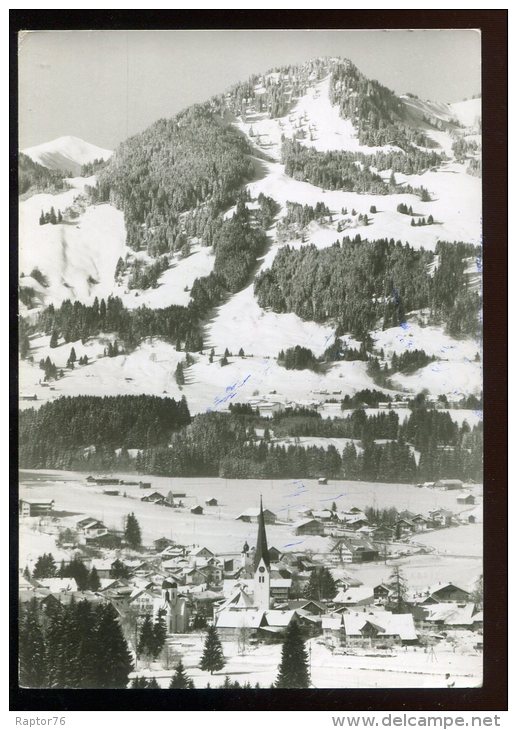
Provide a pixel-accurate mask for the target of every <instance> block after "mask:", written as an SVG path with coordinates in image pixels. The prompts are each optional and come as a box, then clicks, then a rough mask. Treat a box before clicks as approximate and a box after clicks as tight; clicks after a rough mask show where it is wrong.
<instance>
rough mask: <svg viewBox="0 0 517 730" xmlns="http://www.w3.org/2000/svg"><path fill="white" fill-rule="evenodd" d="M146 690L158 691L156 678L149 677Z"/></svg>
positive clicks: (158, 686)
mask: <svg viewBox="0 0 517 730" xmlns="http://www.w3.org/2000/svg"><path fill="white" fill-rule="evenodd" d="M147 689H160V685H159V684H158V682H157V680H156V677H151V679H150V680H149V682H148V683H147Z"/></svg>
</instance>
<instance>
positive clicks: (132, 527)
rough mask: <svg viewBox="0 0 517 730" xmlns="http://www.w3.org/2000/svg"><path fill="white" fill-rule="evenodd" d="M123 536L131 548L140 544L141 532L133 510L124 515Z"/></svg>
mask: <svg viewBox="0 0 517 730" xmlns="http://www.w3.org/2000/svg"><path fill="white" fill-rule="evenodd" d="M124 537H125V539H126V542H127V543H128V545H129V546H130V547H132V548H133V549H136V548H139V547H140V546H141V545H142V533H141V531H140V525H139V524H138V520H137V519H136V517H135V515H134V512H131V514H129V515H128V516H127V517H126V527H125V530H124Z"/></svg>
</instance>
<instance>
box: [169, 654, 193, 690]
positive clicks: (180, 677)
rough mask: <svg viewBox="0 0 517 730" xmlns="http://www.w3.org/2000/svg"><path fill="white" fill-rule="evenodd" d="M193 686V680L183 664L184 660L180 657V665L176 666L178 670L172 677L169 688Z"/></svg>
mask: <svg viewBox="0 0 517 730" xmlns="http://www.w3.org/2000/svg"><path fill="white" fill-rule="evenodd" d="M191 688H192V680H191V679H190V677H189V676H188V674H187V673H186V671H185V667H184V666H183V662H182V661H181V659H180V660H179V662H178V665H177V667H176V671H175V672H174V674H173V676H172V677H171V681H170V684H169V689H191Z"/></svg>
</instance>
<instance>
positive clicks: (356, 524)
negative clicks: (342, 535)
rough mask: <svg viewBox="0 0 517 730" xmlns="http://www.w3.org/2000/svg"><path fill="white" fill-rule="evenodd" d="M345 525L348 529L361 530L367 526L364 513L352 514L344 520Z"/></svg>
mask: <svg viewBox="0 0 517 730" xmlns="http://www.w3.org/2000/svg"><path fill="white" fill-rule="evenodd" d="M346 527H347V529H350V530H361V529H362V528H363V527H368V520H367V519H366V517H365V516H364V515H352V516H351V517H349V518H348V519H347V520H346Z"/></svg>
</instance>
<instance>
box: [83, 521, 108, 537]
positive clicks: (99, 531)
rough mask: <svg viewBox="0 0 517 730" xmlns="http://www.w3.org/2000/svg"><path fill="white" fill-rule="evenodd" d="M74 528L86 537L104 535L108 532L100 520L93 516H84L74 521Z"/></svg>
mask: <svg viewBox="0 0 517 730" xmlns="http://www.w3.org/2000/svg"><path fill="white" fill-rule="evenodd" d="M76 528H77V530H78V531H79V532H81V533H82V534H83V535H84V537H86V538H93V537H100V536H101V535H106V534H107V532H108V529H107V527H106V526H105V525H104V523H102V522H101V521H100V520H96V519H94V518H93V517H84V518H83V519H81V520H79V522H77V523H76Z"/></svg>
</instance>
